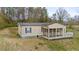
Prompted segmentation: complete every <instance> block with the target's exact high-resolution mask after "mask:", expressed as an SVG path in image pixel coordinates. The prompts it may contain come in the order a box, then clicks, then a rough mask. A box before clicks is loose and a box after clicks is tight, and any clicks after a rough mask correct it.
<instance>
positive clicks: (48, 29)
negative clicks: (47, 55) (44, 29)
mask: <svg viewBox="0 0 79 59" xmlns="http://www.w3.org/2000/svg"><path fill="white" fill-rule="evenodd" d="M48 37H49V28H48Z"/></svg>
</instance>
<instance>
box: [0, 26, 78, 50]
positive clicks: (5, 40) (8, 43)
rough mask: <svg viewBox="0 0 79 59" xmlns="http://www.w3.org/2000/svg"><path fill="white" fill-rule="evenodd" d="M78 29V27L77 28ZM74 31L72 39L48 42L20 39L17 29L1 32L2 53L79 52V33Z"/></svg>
mask: <svg viewBox="0 0 79 59" xmlns="http://www.w3.org/2000/svg"><path fill="white" fill-rule="evenodd" d="M77 29H78V27H77ZM67 31H73V32H74V37H73V38H71V39H60V40H46V39H43V38H36V37H33V38H24V39H23V38H20V37H18V35H17V27H9V28H6V29H3V30H0V50H1V51H4V50H5V51H28V50H29V51H77V50H79V31H78V30H76V28H75V29H74V30H73V29H69V28H67Z"/></svg>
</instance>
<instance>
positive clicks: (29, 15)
mask: <svg viewBox="0 0 79 59" xmlns="http://www.w3.org/2000/svg"><path fill="white" fill-rule="evenodd" d="M1 12H2V13H3V14H4V15H6V16H7V17H8V18H9V20H12V21H14V22H50V23H62V24H70V25H72V24H79V15H75V16H74V17H71V15H70V14H69V13H68V12H67V11H66V10H65V9H64V8H58V9H57V10H56V12H55V13H54V14H52V17H49V16H48V12H47V9H46V7H2V8H1Z"/></svg>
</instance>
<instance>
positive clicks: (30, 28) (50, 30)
mask: <svg viewBox="0 0 79 59" xmlns="http://www.w3.org/2000/svg"><path fill="white" fill-rule="evenodd" d="M18 34H19V35H20V36H21V37H23V38H24V37H31V36H40V37H43V38H46V39H60V38H70V37H73V32H66V26H65V25H62V24H59V23H54V24H49V23H18Z"/></svg>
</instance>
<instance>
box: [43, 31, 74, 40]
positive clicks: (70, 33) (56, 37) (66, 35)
mask: <svg viewBox="0 0 79 59" xmlns="http://www.w3.org/2000/svg"><path fill="white" fill-rule="evenodd" d="M42 37H43V38H45V39H50V40H51V39H61V38H72V37H73V32H67V33H65V34H64V35H63V36H55V37H47V36H42Z"/></svg>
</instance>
